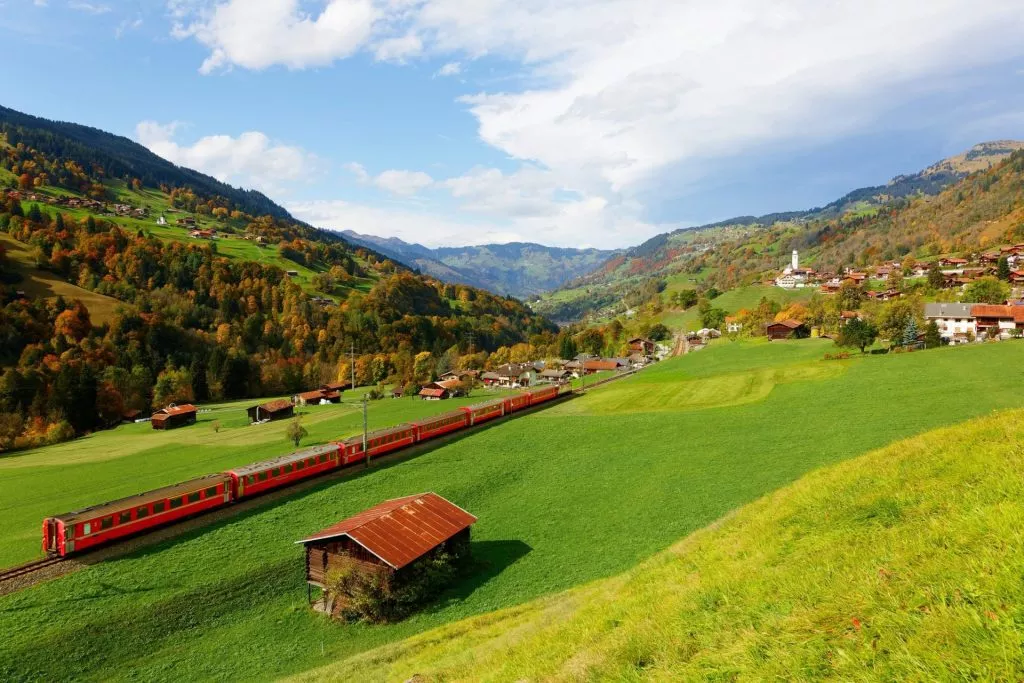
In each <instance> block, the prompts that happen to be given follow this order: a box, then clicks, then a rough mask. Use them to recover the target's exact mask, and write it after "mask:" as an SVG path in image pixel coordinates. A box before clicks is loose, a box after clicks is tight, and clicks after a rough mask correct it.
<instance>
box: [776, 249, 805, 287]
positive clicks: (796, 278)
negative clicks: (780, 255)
mask: <svg viewBox="0 0 1024 683" xmlns="http://www.w3.org/2000/svg"><path fill="white" fill-rule="evenodd" d="M812 275H814V271H813V270H811V269H810V268H801V267H800V254H798V253H797V250H796V249H794V250H793V257H792V259H791V260H790V263H789V265H788V266H786V267H785V269H783V271H782V274H781V275H779V277H777V278H775V286H776V287H782V288H783V289H800V288H802V287H806V286H807V283H808V282H809V281H810V279H811V276H812Z"/></svg>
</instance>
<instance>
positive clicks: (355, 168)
mask: <svg viewBox="0 0 1024 683" xmlns="http://www.w3.org/2000/svg"><path fill="white" fill-rule="evenodd" d="M345 168H346V169H348V171H349V172H350V173H352V175H354V176H355V177H356V179H357V180H358V181H359V182H361V183H365V182H366V181H368V180H369V179H370V174H369V173H367V172H366V168H365V167H364V166H363V165H362V164H359V163H356V162H355V161H352V162H349V163H347V164H345Z"/></svg>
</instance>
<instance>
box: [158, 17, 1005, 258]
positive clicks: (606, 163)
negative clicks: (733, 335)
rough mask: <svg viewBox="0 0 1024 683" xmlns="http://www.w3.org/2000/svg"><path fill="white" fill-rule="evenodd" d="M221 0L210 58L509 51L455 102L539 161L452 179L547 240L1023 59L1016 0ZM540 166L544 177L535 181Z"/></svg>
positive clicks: (192, 20)
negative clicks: (756, 153) (726, 164)
mask: <svg viewBox="0 0 1024 683" xmlns="http://www.w3.org/2000/svg"><path fill="white" fill-rule="evenodd" d="M213 1H215V0H195V2H198V7H199V9H198V10H197V9H196V8H195V6H194V5H193V6H192V7H191V9H189V10H188V11H185V12H183V13H182V14H181V15H180V16H185V17H187V21H188V22H189V23H188V24H187V26H186V27H185V28H181V27H179V35H190V36H193V37H195V38H196V39H197V40H199V41H200V42H201V43H202V44H203V45H205V46H206V47H208V48H209V50H210V55H209V57H208V58H207V59H206V62H205V63H204V66H203V70H204V71H206V72H209V71H211V70H213V69H216V68H228V67H231V66H233V65H235V66H240V67H244V68H251V69H261V68H265V67H267V66H270V65H272V64H283V65H285V66H287V67H289V68H304V67H313V66H320V65H324V64H329V63H331V62H333V61H335V60H338V59H342V58H345V57H347V56H349V55H351V54H353V53H354V52H356V51H358V50H366V51H368V52H370V53H372V54H373V55H374V56H376V58H378V59H384V60H391V61H403V60H409V59H414V58H415V59H420V58H434V59H441V60H445V61H447V64H446V65H445V66H442V67H441V68H440V69H439V70H438V71H437V72H436V75H439V76H441V75H454V74H447V73H445V72H446V71H453V72H454V71H455V70H456V68H458V69H461V68H462V64H463V63H465V62H467V61H470V60H473V59H477V58H480V57H482V56H485V55H488V56H492V57H495V58H498V59H502V60H504V62H505V63H506V66H507V65H511V70H512V75H513V76H514V77H515V78H514V79H512V80H505V81H503V83H505V84H506V87H508V88H509V89H508V90H507V91H505V92H479V93H476V94H473V95H470V96H467V97H464V98H463V99H462V100H461V101H462V102H463V103H464V104H465V105H466V106H467V107H468V108H469V110H470V112H471V113H472V114H473V115H474V116H475V118H476V121H477V126H478V130H479V135H480V137H481V139H482V140H483V141H485V142H486V143H488V144H489V145H491V146H493V147H495V148H497V149H499V150H501V151H502V152H503V153H505V154H506V155H508V156H509V157H511V158H513V159H516V160H519V161H520V162H521V163H523V164H524V168H525V169H533V170H529V171H523V172H522V173H512V174H502V173H497V172H494V171H475V172H474V173H471V174H467V175H468V176H469V177H466V178H463V179H461V180H457V179H452V180H449V181H445V185H444V187H447V188H448V189H450V190H451V191H452V192H453V193H454V194H455V195H456V198H457V199H459V201H461V202H462V203H463V206H464V208H466V209H467V210H472V211H475V212H478V213H486V212H492V211H493V210H494V209H493V207H497V206H506V207H508V208H509V209H510V210H512V211H514V212H518V213H515V215H518V216H521V217H522V220H526V219H527V217H529V218H530V220H544V221H548V222H546V223H544V225H545V226H547V227H546V229H548V230H550V231H553V232H552V233H551V234H550V235H549V234H543V235H537V237H538V238H539V237H544V238H545V239H549V238H550V240H551V241H555V240H556V239H558V235H559V233H561V232H565V234H566V235H567V236H568V235H570V234H572V232H573V231H574V230H575V229H576V228H575V225H576V224H575V223H574V222H573V220H572V219H570V218H569V217H567V216H566V215H565V213H568V212H569V209H570V207H571V209H572V210H574V211H577V212H579V213H580V214H586V215H591V217H593V215H594V214H595V213H596V214H600V216H601V217H600V218H597V219H594V224H595V227H594V231H595V232H596V231H600V230H616V229H619V226H622V225H626V226H630V225H632V226H633V227H632V228H631V229H649V228H650V227H651V226H644V225H639V226H637V225H634V224H632V223H630V221H631V220H632V217H633V216H636V215H640V214H641V213H642V212H640V211H637V210H635V209H634V207H633V206H631V205H630V202H633V201H635V199H634V198H635V197H638V196H641V195H642V192H643V191H644V189H645V188H647V187H649V186H650V183H651V181H652V179H654V178H658V177H659V176H660V175H663V174H666V173H668V172H672V173H680V172H682V173H685V175H687V176H689V177H699V176H700V173H701V172H702V170H703V169H704V168H705V167H706V165H707V164H708V163H709V161H712V160H715V159H720V158H727V157H733V156H736V155H741V154H749V153H751V151H752V150H754V149H755V148H757V147H758V146H761V145H778V144H792V143H797V144H814V143H815V142H816V141H823V140H831V139H835V138H837V137H841V136H844V135H847V134H850V133H851V132H854V131H858V130H863V129H866V128H868V127H870V126H871V125H872V124H874V123H875V122H876V121H878V119H879V117H882V116H884V115H885V114H886V112H887V111H889V110H890V109H894V108H896V107H897V106H899V105H901V104H904V103H906V102H908V101H912V100H913V99H914V98H915V97H919V96H921V95H922V94H924V93H927V92H928V91H930V90H935V89H942V88H947V87H951V86H950V85H949V84H950V83H951V82H952V81H953V79H952V78H951V77H952V76H954V75H960V74H965V73H968V72H969V71H970V70H971V69H975V68H978V67H981V66H985V65H989V64H995V63H999V62H1005V61H1008V60H1011V59H1013V58H1016V57H1020V56H1021V55H1024V43H1022V42H1021V41H1020V39H1019V37H1020V35H1022V33H1024V12H1021V11H1020V0H985V2H981V3H979V2H975V1H974V0H863V1H862V2H856V3H854V2H821V1H820V0H776V1H774V2H768V1H766V0H723V1H722V2H716V3H707V2H699V1H697V0H679V1H678V2H666V1H665V0H473V2H466V0H360V1H357V0H345V2H344V3H342V2H341V1H340V0H331V1H330V2H328V3H327V7H326V9H325V10H324V11H323V13H321V14H320V15H319V16H317V17H315V18H314V17H310V16H308V15H306V14H303V13H302V12H301V10H300V9H299V2H298V0H277V1H276V2H275V1H272V0H245V2H244V3H243V2H242V0H228V1H226V2H220V1H219V0H216V2H217V4H212V5H211V4H209V3H210V2H213ZM176 2H177V3H180V2H182V0H176ZM243 5H244V8H243ZM332 9H334V10H335V11H336V12H338V14H339V16H341V15H344V16H346V17H347V18H349V19H350V20H349V21H348V22H347V23H345V24H344V30H341V29H340V27H341V24H340V23H339V24H332V23H329V22H326V21H325V17H326V16H327V14H328V12H330V11H331V10H332ZM183 21H184V20H183ZM321 25H323V26H324V27H326V26H327V25H332V26H334V27H335V28H336V29H337V30H338V35H334V34H333V33H328V32H326V30H323V31H322V30H321V28H322V27H321ZM516 83H526V84H529V85H528V86H520V87H518V88H516V87H512V86H510V85H508V84H516ZM540 172H546V173H548V174H549V175H546V176H543V181H544V183H546V186H547V187H548V189H546V190H544V189H541V188H540V187H539V186H534V185H532V184H531V183H540V182H541V178H540V177H539V176H538V175H537V174H538V173H540ZM496 173H497V175H496ZM481 184H483V185H486V186H487V187H488V188H489V189H488V191H487V192H485V193H483V195H481V196H478V195H480V190H479V189H478V188H479V187H480V186H481ZM661 185H662V186H668V185H670V184H669V183H664V182H662V183H661ZM499 186H503V187H499ZM565 188H572V189H573V190H574V191H575V193H573V192H570V193H568V196H566V194H565ZM460 193H461V194H460ZM560 204H564V205H565V209H564V211H565V213H562V214H560V213H559V211H561V210H562V209H559V207H558V205H560ZM598 205H601V206H602V207H603V208H602V209H600V210H598V209H597V207H598ZM587 207H589V209H587ZM606 215H607V216H610V217H608V218H606V217H604V216H606ZM556 220H560V221H563V222H564V223H552V222H551V221H556ZM523 225H525V224H523ZM646 236H648V235H638V234H633V235H628V236H622V235H619V236H616V235H604V236H600V237H594V240H595V241H597V240H601V241H610V240H616V239H617V240H618V242H619V243H629V242H635V241H637V238H642V237H646ZM574 239H575V238H574Z"/></svg>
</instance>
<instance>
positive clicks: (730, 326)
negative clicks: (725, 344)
mask: <svg viewBox="0 0 1024 683" xmlns="http://www.w3.org/2000/svg"><path fill="white" fill-rule="evenodd" d="M742 329H743V322H742V321H741V320H740V317H739V316H738V315H727V316H725V331H726V332H728V333H730V334H735V333H737V332H739V331H741V330H742Z"/></svg>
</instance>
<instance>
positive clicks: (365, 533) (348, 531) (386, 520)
mask: <svg viewBox="0 0 1024 683" xmlns="http://www.w3.org/2000/svg"><path fill="white" fill-rule="evenodd" d="M474 522H476V517H474V516H473V515H471V514H469V513H468V512H466V511H465V510H463V509H462V508H460V507H459V506H458V505H455V504H454V503H451V502H449V501H447V500H445V499H444V498H442V497H441V496H439V495H437V494H436V493H420V494H417V495H414V496H406V497H404V498H395V499H393V500H386V501H384V502H383V503H380V504H379V505H375V506H373V507H372V508H370V509H369V510H364V511H363V512H360V513H359V514H357V515H353V516H352V517H349V518H348V519H345V520H342V521H340V522H338V523H337V524H335V525H333V526H329V527H327V528H326V529H324V530H322V531H320V532H318V533H316V534H314V535H312V536H310V537H309V538H305V539H303V540H301V541H298V543H303V544H305V543H312V542H313V541H323V540H327V539H331V538H337V537H339V536H348V537H349V538H351V539H352V540H353V541H355V542H356V543H358V544H359V545H361V546H363V547H364V548H366V549H367V550H368V551H370V552H371V553H373V554H374V555H376V556H377V557H379V558H380V559H381V560H382V561H384V562H385V563H386V564H388V565H389V566H390V567H392V568H394V569H401V568H402V567H405V566H406V565H408V564H410V563H412V562H414V561H415V560H417V559H419V558H420V557H422V556H423V555H425V554H426V553H428V552H430V551H431V550H433V549H434V548H436V547H437V546H439V545H440V544H442V543H444V542H445V541H447V540H448V539H450V538H452V537H453V536H455V535H456V534H457V533H459V532H460V531H462V530H463V529H466V528H468V527H470V526H472V524H473V523H474Z"/></svg>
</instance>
